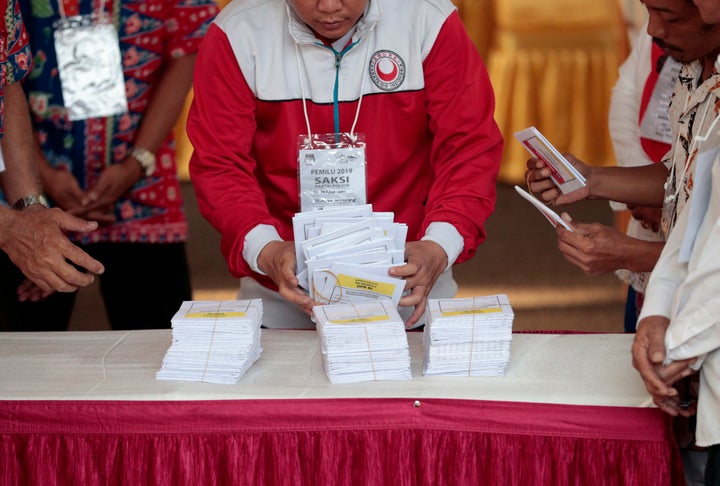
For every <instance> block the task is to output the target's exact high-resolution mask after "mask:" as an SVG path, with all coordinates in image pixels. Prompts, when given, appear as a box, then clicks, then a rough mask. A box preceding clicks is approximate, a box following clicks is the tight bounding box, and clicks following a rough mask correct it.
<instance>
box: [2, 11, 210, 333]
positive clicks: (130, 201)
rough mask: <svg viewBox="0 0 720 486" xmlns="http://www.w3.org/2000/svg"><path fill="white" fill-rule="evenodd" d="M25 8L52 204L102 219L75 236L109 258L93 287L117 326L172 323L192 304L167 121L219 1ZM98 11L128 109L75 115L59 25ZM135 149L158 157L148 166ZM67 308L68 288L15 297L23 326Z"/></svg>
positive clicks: (61, 325)
mask: <svg viewBox="0 0 720 486" xmlns="http://www.w3.org/2000/svg"><path fill="white" fill-rule="evenodd" d="M58 1H60V2H62V4H61V5H58ZM22 10H23V16H24V18H25V24H26V27H27V29H28V32H29V34H30V44H31V47H32V51H33V56H34V67H33V70H32V72H31V74H30V75H29V76H28V79H27V80H26V82H25V84H24V87H25V91H26V93H27V95H28V101H29V104H30V108H31V111H32V117H33V125H34V127H35V130H36V133H37V138H38V140H39V142H40V146H41V148H42V153H43V155H44V161H43V162H42V164H41V171H40V174H41V177H42V182H43V187H44V189H45V192H46V194H47V195H48V197H49V198H50V200H51V201H52V203H53V204H55V205H57V206H59V207H61V208H63V209H65V210H66V211H69V212H71V213H73V214H76V215H79V216H81V217H85V218H87V219H90V220H95V221H98V222H99V223H100V227H99V228H98V230H97V231H94V232H91V233H87V234H76V235H73V238H74V240H75V241H77V242H78V243H79V244H80V245H81V246H82V248H83V249H85V250H86V251H87V252H88V253H89V254H90V255H92V256H94V257H95V258H97V259H98V260H100V261H102V262H103V264H104V265H105V268H106V271H105V273H104V274H103V276H102V278H101V279H100V291H101V293H102V296H103V299H104V302H105V307H106V310H107V314H108V318H109V321H110V324H111V326H112V328H113V329H138V328H168V327H170V319H171V317H172V316H173V314H174V313H175V311H177V309H178V308H179V306H180V304H181V303H182V301H183V300H190V299H191V286H190V276H189V269H188V264H187V257H186V250H185V241H186V238H187V222H186V219H185V215H184V212H183V202H182V198H181V193H180V184H179V181H178V177H177V169H176V165H175V149H174V142H173V136H172V134H173V130H172V128H173V125H174V123H175V122H176V120H177V118H178V115H179V114H180V112H181V109H182V106H183V104H184V100H185V97H186V95H187V92H188V90H189V88H190V84H191V79H192V71H193V67H194V61H195V53H196V51H197V49H198V46H199V43H200V41H201V40H202V38H203V36H204V34H205V31H206V30H207V28H208V27H209V25H210V23H211V21H212V20H213V18H214V17H215V15H216V14H217V10H218V9H217V5H216V2H215V1H214V0H139V1H126V0H122V1H118V0H104V1H103V0H32V1H29V2H23V5H22ZM101 10H104V12H105V14H106V15H107V16H108V18H109V19H110V20H111V22H112V23H113V24H114V26H115V29H116V30H117V32H118V37H119V42H120V53H121V55H122V69H123V73H124V81H125V92H126V96H127V102H128V111H127V112H126V113H122V114H119V115H115V116H110V117H105V118H87V119H85V120H80V121H70V119H69V117H68V110H67V109H66V107H65V106H64V104H63V96H62V87H61V83H60V77H59V75H58V62H57V55H56V51H55V45H54V39H53V36H54V24H55V23H56V22H57V21H58V20H59V19H61V16H65V17H67V18H71V17H74V16H77V15H91V14H98V13H100V11H101ZM63 14H64V15H63ZM135 147H137V148H139V149H141V151H142V152H143V153H145V154H150V155H154V156H155V160H156V164H155V168H154V170H152V169H151V171H150V173H147V172H148V171H147V168H148V166H147V164H146V162H145V161H144V160H142V159H143V157H140V156H139V155H137V154H136V153H135V152H133V148H135ZM141 155H142V154H141ZM0 271H3V270H2V269H0ZM73 304H74V295H72V294H71V295H65V294H54V295H52V296H50V297H49V298H48V299H47V300H45V301H42V302H23V303H20V304H18V305H19V308H20V311H19V319H18V322H17V324H18V330H64V329H66V328H67V326H68V323H69V319H70V315H71V312H72V307H73Z"/></svg>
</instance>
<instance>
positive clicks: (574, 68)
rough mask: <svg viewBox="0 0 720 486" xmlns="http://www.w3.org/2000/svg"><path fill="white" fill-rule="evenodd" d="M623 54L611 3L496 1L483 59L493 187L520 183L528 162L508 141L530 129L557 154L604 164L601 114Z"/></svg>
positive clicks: (607, 160)
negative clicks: (494, 143) (497, 151)
mask: <svg viewBox="0 0 720 486" xmlns="http://www.w3.org/2000/svg"><path fill="white" fill-rule="evenodd" d="M627 53H628V45H627V35H626V31H625V25H624V20H623V17H622V12H621V9H620V7H619V4H618V3H617V0H598V1H595V2H587V1H586V0H543V1H538V0H498V1H496V2H495V33H494V36H493V44H492V46H491V48H490V50H489V52H488V55H487V57H486V60H487V63H488V69H489V71H490V77H491V79H492V83H493V87H494V89H495V95H496V111H495V116H496V119H497V122H498V124H499V126H500V129H501V130H502V133H503V135H504V136H505V139H506V146H505V147H506V148H505V153H504V155H503V165H502V168H501V171H500V180H501V181H503V182H510V183H517V182H520V181H522V180H523V176H524V173H525V163H526V161H527V159H528V157H529V155H528V153H527V152H526V151H525V149H524V148H523V147H522V145H520V143H519V142H517V141H516V140H515V138H514V136H513V134H514V133H515V132H516V131H518V130H521V129H523V128H527V127H529V126H531V125H533V126H535V127H536V128H538V129H539V130H540V131H541V132H542V133H543V134H544V135H545V136H546V137H547V138H548V139H549V140H550V141H551V142H552V143H553V145H555V146H556V147H557V149H558V150H560V152H572V153H574V154H575V155H576V156H578V157H579V158H580V159H582V160H584V161H586V162H587V163H589V164H591V165H612V164H614V156H613V152H612V146H611V142H610V137H609V131H608V126H607V124H608V108H609V103H610V95H611V90H612V86H613V85H614V84H615V80H616V79H617V69H618V67H619V65H620V64H621V63H622V61H623V60H624V59H625V57H626V55H627Z"/></svg>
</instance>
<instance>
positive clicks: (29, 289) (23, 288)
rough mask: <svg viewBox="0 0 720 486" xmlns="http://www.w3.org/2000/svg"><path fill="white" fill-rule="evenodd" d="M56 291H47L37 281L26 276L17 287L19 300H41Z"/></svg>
mask: <svg viewBox="0 0 720 486" xmlns="http://www.w3.org/2000/svg"><path fill="white" fill-rule="evenodd" d="M53 293H55V292H54V291H53V290H49V291H45V290H43V289H41V288H40V287H38V286H37V285H36V284H35V282H33V281H32V280H30V279H29V278H26V279H25V280H23V282H22V283H21V284H20V286H19V287H18V289H17V296H18V301H19V302H28V301H29V302H40V301H42V300H45V299H47V298H48V297H49V296H50V295H52V294H53Z"/></svg>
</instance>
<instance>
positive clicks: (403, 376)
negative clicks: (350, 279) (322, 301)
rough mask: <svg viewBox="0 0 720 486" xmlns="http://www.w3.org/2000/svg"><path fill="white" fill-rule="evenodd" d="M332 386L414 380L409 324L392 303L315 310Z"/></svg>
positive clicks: (349, 305)
mask: <svg viewBox="0 0 720 486" xmlns="http://www.w3.org/2000/svg"><path fill="white" fill-rule="evenodd" d="M313 313H314V314H315V319H316V321H317V331H318V335H319V336H320V344H321V347H322V353H323V364H324V366H325V372H326V373H327V376H328V379H329V380H330V382H332V383H354V382H359V381H376V380H410V379H412V374H411V372H410V351H409V349H408V341H407V335H406V333H405V324H404V323H403V320H402V318H401V317H400V315H399V314H398V312H397V310H396V308H395V305H394V304H393V303H392V301H390V300H379V301H376V302H364V303H359V304H333V305H322V306H316V307H315V308H313Z"/></svg>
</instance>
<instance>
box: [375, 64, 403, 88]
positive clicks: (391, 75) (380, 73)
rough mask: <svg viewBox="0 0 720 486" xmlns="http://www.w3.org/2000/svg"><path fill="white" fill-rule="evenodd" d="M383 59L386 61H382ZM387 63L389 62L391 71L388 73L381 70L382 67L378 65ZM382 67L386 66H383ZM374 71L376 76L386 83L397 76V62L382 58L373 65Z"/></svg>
mask: <svg viewBox="0 0 720 486" xmlns="http://www.w3.org/2000/svg"><path fill="white" fill-rule="evenodd" d="M383 61H387V62H386V63H383ZM387 63H390V65H391V66H392V71H390V72H389V73H385V72H383V71H382V69H381V68H380V66H381V65H382V64H387ZM384 67H387V66H384ZM375 72H376V73H377V75H378V78H380V79H382V80H383V81H385V82H386V83H389V82H391V81H393V80H394V79H395V78H397V74H398V67H397V64H395V63H394V62H392V61H390V60H389V59H382V60H381V61H380V62H378V63H377V64H376V65H375Z"/></svg>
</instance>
